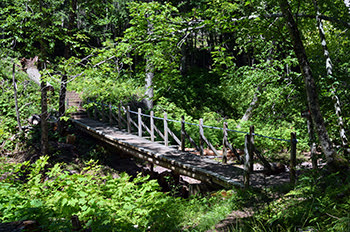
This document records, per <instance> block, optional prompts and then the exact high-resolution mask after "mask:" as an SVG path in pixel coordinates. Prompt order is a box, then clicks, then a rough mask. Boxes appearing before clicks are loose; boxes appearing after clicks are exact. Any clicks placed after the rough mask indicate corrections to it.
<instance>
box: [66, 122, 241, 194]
mask: <svg viewBox="0 0 350 232" xmlns="http://www.w3.org/2000/svg"><path fill="white" fill-rule="evenodd" d="M72 121H73V122H74V123H75V125H77V126H78V127H79V129H81V130H82V131H84V132H86V133H89V134H91V135H92V136H94V137H95V138H97V139H99V140H100V141H103V142H106V143H108V144H111V145H112V146H113V147H115V148H116V149H120V150H122V151H124V152H126V153H128V154H131V155H133V156H135V157H137V158H140V159H143V160H145V161H149V162H152V163H153V164H155V165H160V166H163V167H165V168H169V169H170V170H172V171H174V172H175V173H177V174H181V175H186V176H190V177H192V178H195V179H198V180H201V181H204V182H206V183H211V184H213V183H215V184H219V185H221V186H224V187H226V188H231V187H232V186H234V185H236V186H240V187H242V186H243V185H242V182H241V179H240V178H236V177H238V176H239V175H241V174H242V169H241V168H238V167H234V166H229V165H225V166H221V164H220V163H219V162H215V161H212V160H209V159H206V158H200V157H198V156H196V155H193V154H190V153H187V152H183V153H182V152H181V151H178V150H176V149H172V148H170V147H166V146H164V145H157V144H155V143H152V142H150V141H148V140H145V139H144V138H139V137H136V136H134V135H130V134H127V133H124V132H120V131H114V130H113V128H112V127H110V128H106V127H105V126H104V125H108V124H103V123H100V122H92V123H90V122H91V121H92V120H90V119H79V121H78V120H72ZM82 122H84V123H88V124H84V123H82ZM95 127H96V128H99V129H97V130H96V129H95ZM112 134H114V135H112ZM138 144H139V145H141V146H142V147H140V146H139V145H138ZM145 147H146V148H145ZM147 147H149V148H147ZM184 156H185V157H184ZM223 169H225V170H226V171H225V173H226V174H227V173H231V175H230V176H228V175H222V174H218V173H217V171H219V172H220V171H222V170H223ZM216 170H217V171H216ZM222 173H224V172H222Z"/></svg>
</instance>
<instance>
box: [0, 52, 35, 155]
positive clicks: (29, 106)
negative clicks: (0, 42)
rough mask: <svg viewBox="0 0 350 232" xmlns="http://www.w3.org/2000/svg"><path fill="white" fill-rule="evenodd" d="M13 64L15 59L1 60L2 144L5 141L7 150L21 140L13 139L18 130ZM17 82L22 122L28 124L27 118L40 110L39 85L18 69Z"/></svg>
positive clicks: (0, 121) (0, 133)
mask: <svg viewBox="0 0 350 232" xmlns="http://www.w3.org/2000/svg"><path fill="white" fill-rule="evenodd" d="M12 65H13V61H12V60H11V59H10V58H8V59H1V60H0V83H1V92H2V93H1V95H0V144H3V143H4V142H5V141H6V143H5V147H4V149H5V150H12V149H13V147H14V144H15V143H17V142H19V141H17V139H19V138H16V139H12V141H11V140H10V138H11V137H12V135H13V134H15V133H16V132H17V130H18V129H17V128H16V127H17V126H18V124H17V118H16V111H15V100H14V89H13V82H12ZM15 78H16V84H17V99H18V107H19V112H20V120H21V124H22V126H23V125H27V123H28V122H27V119H28V118H29V116H31V115H32V114H39V112H40V110H39V109H40V98H39V96H40V95H39V94H38V92H39V87H38V86H37V85H36V84H35V83H33V82H31V81H29V79H28V78H27V77H26V75H25V74H24V73H23V72H22V71H19V70H18V69H16V73H15Z"/></svg>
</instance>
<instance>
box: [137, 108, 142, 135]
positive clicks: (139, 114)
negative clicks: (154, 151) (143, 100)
mask: <svg viewBox="0 0 350 232" xmlns="http://www.w3.org/2000/svg"><path fill="white" fill-rule="evenodd" d="M137 121H138V127H139V128H138V132H139V133H138V135H139V137H142V117H141V108H138V111H137Z"/></svg>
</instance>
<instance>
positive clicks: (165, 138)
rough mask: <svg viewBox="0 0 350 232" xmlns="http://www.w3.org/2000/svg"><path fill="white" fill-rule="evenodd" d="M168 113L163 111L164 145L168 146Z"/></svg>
mask: <svg viewBox="0 0 350 232" xmlns="http://www.w3.org/2000/svg"><path fill="white" fill-rule="evenodd" d="M168 144H169V141H168V115H167V113H164V145H165V146H168Z"/></svg>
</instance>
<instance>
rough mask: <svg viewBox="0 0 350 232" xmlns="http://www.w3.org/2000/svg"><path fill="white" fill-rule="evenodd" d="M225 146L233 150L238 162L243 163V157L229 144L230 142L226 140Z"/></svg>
mask: <svg viewBox="0 0 350 232" xmlns="http://www.w3.org/2000/svg"><path fill="white" fill-rule="evenodd" d="M225 142H226V146H227V147H228V148H229V149H230V150H231V151H232V152H233V154H234V155H235V156H236V157H237V159H238V160H239V162H240V163H241V164H242V163H244V159H243V158H242V157H241V156H240V155H239V154H238V152H237V150H236V149H235V148H234V147H233V146H232V145H231V143H230V142H229V141H228V140H226V141H225Z"/></svg>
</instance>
